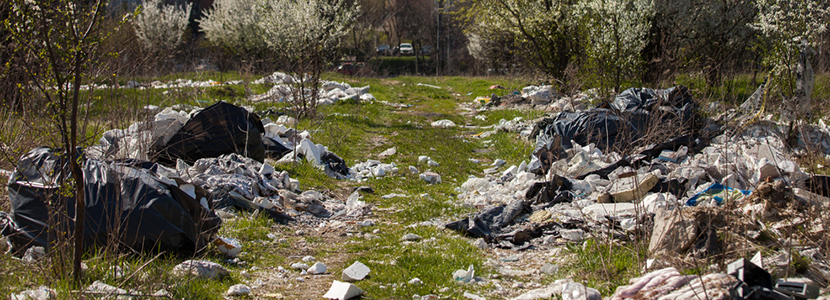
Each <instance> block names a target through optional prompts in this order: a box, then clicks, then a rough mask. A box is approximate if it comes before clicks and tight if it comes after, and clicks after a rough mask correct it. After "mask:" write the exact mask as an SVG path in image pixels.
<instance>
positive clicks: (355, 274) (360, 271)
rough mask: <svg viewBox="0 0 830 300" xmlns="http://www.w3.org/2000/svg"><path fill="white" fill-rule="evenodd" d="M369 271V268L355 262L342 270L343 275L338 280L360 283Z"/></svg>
mask: <svg viewBox="0 0 830 300" xmlns="http://www.w3.org/2000/svg"><path fill="white" fill-rule="evenodd" d="M370 271H371V270H369V267H367V266H366V265H364V264H363V263H361V262H359V261H355V262H354V263H353V264H352V265H350V266H349V267H348V268H346V269H344V270H343V274H342V275H341V276H340V279H342V280H343V281H345V282H354V281H360V280H363V279H364V278H366V276H368V275H369V272H370Z"/></svg>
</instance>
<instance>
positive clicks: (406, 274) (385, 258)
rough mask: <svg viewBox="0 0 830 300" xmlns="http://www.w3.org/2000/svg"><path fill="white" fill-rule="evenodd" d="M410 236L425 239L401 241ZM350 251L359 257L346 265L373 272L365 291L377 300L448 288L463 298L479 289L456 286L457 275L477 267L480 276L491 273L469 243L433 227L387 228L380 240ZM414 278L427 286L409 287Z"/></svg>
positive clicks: (361, 244)
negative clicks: (362, 266)
mask: <svg viewBox="0 0 830 300" xmlns="http://www.w3.org/2000/svg"><path fill="white" fill-rule="evenodd" d="M408 233H413V234H417V235H419V236H421V237H422V238H423V239H422V240H421V241H419V242H417V243H406V242H403V241H401V237H402V236H403V235H405V234H408ZM349 251H351V252H354V253H355V256H354V257H352V258H351V259H350V260H349V262H348V263H347V264H346V265H349V264H351V263H352V262H354V261H360V262H362V263H364V264H366V266H368V267H369V268H370V269H371V270H372V273H370V276H369V278H368V279H366V280H364V281H362V282H361V287H362V288H363V289H364V290H365V291H366V294H365V296H366V297H370V298H376V299H404V298H411V297H412V295H414V294H417V295H426V294H438V293H439V292H438V290H439V289H442V288H444V287H446V288H449V289H450V293H451V294H454V295H456V296H461V294H462V293H463V291H464V290H466V289H475V288H478V287H477V286H468V285H460V284H457V283H455V282H454V280H453V278H452V272H453V271H455V270H457V269H465V270H466V269H467V267H468V266H469V265H473V267H474V268H475V269H476V274H486V273H487V272H489V271H491V270H488V269H486V267H485V265H484V264H483V263H484V262H483V259H482V255H481V253H480V250H479V249H478V248H475V247H473V246H472V245H470V242H469V240H468V239H466V238H462V237H459V236H457V235H455V234H452V233H449V232H448V231H446V230H440V229H436V228H435V227H432V226H413V227H409V228H402V227H400V226H393V227H387V228H384V230H383V231H382V232H381V233H379V234H378V237H377V238H375V239H368V240H360V242H359V243H356V244H353V245H352V246H350V247H349ZM413 278H418V279H420V280H421V281H423V284H421V285H409V284H406V282H408V281H409V280H411V279H413ZM402 283H403V284H402ZM442 294H446V293H442Z"/></svg>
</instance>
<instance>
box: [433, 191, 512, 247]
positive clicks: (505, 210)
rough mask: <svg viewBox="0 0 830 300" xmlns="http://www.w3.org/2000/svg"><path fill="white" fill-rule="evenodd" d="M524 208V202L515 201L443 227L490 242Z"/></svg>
mask: <svg viewBox="0 0 830 300" xmlns="http://www.w3.org/2000/svg"><path fill="white" fill-rule="evenodd" d="M525 206H526V203H525V201H524V200H515V201H513V202H511V203H510V204H508V205H499V206H495V207H491V208H489V209H487V210H485V211H483V212H481V213H479V214H477V215H474V216H469V217H467V218H464V219H461V220H458V221H455V222H452V223H449V224H447V225H445V227H446V228H447V229H450V230H455V231H458V232H460V233H463V234H466V235H468V236H473V237H480V238H484V239H485V240H486V241H487V242H492V241H494V240H495V238H496V236H497V235H499V234H501V229H502V228H503V227H505V226H507V225H508V224H510V222H512V221H513V219H515V218H516V217H517V216H518V215H519V214H521V213H522V211H523V210H524V209H525Z"/></svg>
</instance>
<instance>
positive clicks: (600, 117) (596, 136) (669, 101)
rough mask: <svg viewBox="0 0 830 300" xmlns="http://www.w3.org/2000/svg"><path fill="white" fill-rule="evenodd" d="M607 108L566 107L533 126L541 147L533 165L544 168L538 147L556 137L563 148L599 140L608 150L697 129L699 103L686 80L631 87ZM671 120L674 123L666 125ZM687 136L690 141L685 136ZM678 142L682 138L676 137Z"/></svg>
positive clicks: (533, 168) (534, 168) (535, 169)
mask: <svg viewBox="0 0 830 300" xmlns="http://www.w3.org/2000/svg"><path fill="white" fill-rule="evenodd" d="M605 107H607V108H593V109H590V110H587V111H582V112H561V113H559V114H558V115H557V116H556V117H555V118H553V119H552V120H551V119H545V120H543V121H540V122H539V123H538V124H537V125H536V127H535V128H534V130H533V133H534V134H532V136H533V135H535V137H536V147H535V149H534V151H533V157H532V159H531V163H530V165H529V166H528V169H529V170H530V171H531V172H536V173H539V172H541V171H540V168H542V162H541V160H542V157H539V156H538V155H537V153H542V152H544V151H540V150H543V149H553V148H555V147H554V146H553V145H551V143H553V142H554V141H556V140H557V139H556V138H555V137H556V136H561V139H559V141H560V143H561V148H562V149H565V150H567V149H571V148H573V147H574V145H573V143H572V142H571V141H573V142H576V143H577V144H579V145H583V146H584V145H588V144H591V143H593V144H594V145H596V147H597V148H598V149H600V150H601V151H603V152H604V153H608V152H610V151H616V150H620V149H625V148H630V147H631V146H632V145H638V144H645V143H653V142H654V141H649V139H651V138H658V139H662V140H660V141H659V142H664V141H666V140H671V139H673V138H675V137H679V136H683V135H688V134H690V133H691V131H692V125H693V124H692V120H694V109H695V105H694V102H693V101H692V98H691V93H689V91H688V89H687V88H685V87H683V86H677V87H672V88H669V89H665V90H652V89H645V88H642V89H641V88H632V89H628V90H626V91H624V92H622V93H621V94H619V95H617V96H616V97H615V100H614V102H612V103H610V104H608V103H606V105H605ZM666 124H671V126H664V125H666ZM684 141H685V142H687V144H688V141H687V140H684ZM674 144H677V142H675V143H674Z"/></svg>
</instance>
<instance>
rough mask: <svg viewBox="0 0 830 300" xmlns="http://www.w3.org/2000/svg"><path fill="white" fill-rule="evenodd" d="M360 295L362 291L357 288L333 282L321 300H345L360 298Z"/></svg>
mask: <svg viewBox="0 0 830 300" xmlns="http://www.w3.org/2000/svg"><path fill="white" fill-rule="evenodd" d="M362 294H363V290H361V289H360V288H358V287H357V286H356V285H354V284H351V283H347V282H342V281H337V280H334V281H333V282H332V283H331V288H329V291H328V292H326V294H325V295H323V298H326V299H337V300H346V299H351V298H354V297H357V296H360V295H362Z"/></svg>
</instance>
